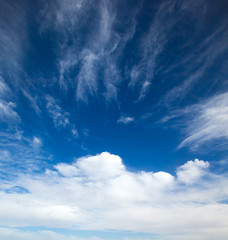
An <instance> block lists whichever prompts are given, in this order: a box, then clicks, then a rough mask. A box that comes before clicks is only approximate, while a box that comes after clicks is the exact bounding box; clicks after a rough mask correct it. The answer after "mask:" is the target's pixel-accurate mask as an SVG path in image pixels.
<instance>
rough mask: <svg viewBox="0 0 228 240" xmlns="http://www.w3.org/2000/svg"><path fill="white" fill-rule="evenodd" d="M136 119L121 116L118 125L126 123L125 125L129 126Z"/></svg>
mask: <svg viewBox="0 0 228 240" xmlns="http://www.w3.org/2000/svg"><path fill="white" fill-rule="evenodd" d="M134 121H135V119H134V118H133V117H129V116H121V117H120V118H119V119H118V120H117V123H124V124H128V123H132V122H134Z"/></svg>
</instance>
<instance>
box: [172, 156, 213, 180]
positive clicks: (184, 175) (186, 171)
mask: <svg viewBox="0 0 228 240" xmlns="http://www.w3.org/2000/svg"><path fill="white" fill-rule="evenodd" d="M208 167H209V162H204V161H202V160H198V159H195V161H188V162H187V163H185V164H184V165H183V166H181V167H179V168H178V169H177V177H178V180H179V181H181V182H183V183H186V184H192V183H195V182H196V181H198V180H199V179H200V178H201V177H202V176H203V175H204V174H206V172H204V169H206V168H208Z"/></svg>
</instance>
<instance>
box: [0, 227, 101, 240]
mask: <svg viewBox="0 0 228 240" xmlns="http://www.w3.org/2000/svg"><path fill="white" fill-rule="evenodd" d="M0 238H1V239H2V240H40V239H42V240H102V239H101V238H97V237H91V238H80V237H76V236H73V235H69V234H60V233H56V232H54V231H53V230H40V231H23V230H21V229H17V228H3V227H1V228H0Z"/></svg>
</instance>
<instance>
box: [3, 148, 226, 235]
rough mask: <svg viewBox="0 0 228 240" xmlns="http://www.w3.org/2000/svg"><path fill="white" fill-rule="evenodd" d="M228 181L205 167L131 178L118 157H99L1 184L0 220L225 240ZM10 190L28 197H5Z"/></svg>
mask: <svg viewBox="0 0 228 240" xmlns="http://www.w3.org/2000/svg"><path fill="white" fill-rule="evenodd" d="M227 182H228V181H227V176H226V175H225V174H224V175H221V174H220V175H216V174H214V173H213V172H211V170H210V169H209V163H208V162H206V161H202V160H195V161H189V162H187V163H186V164H184V165H182V166H180V167H179V168H178V169H177V175H176V176H175V175H171V174H170V173H168V172H162V171H161V172H145V171H140V172H132V171H129V170H128V169H127V168H126V166H125V165H124V164H123V162H122V159H121V158H120V157H119V156H116V155H112V154H110V153H107V152H104V153H101V154H98V155H96V156H87V157H82V158H79V159H77V160H76V161H75V162H73V163H72V164H66V163H59V164H57V165H55V166H54V169H52V170H51V169H46V172H45V173H41V174H31V175H30V174H26V175H23V174H22V175H21V174H20V175H19V176H18V178H17V179H16V180H14V181H8V182H6V181H5V182H4V183H1V189H2V191H1V192H0V196H1V198H0V203H1V204H0V210H1V212H2V214H3V215H2V216H7V218H6V217H4V219H3V218H0V224H1V225H2V224H4V225H7V226H10V227H15V226H17V227H22V226H40V225H42V226H45V227H47V228H48V227H49V228H50V227H60V226H61V228H68V229H75V230H76V229H77V230H79V229H81V230H82V229H84V230H107V229H112V230H116V231H126V230H127V231H134V232H147V233H156V234H158V235H159V237H160V238H159V237H158V239H169V238H170V236H179V237H182V238H181V239H189V238H190V237H192V239H197V240H199V239H210V234H211V233H210V231H209V232H208V229H211V228H212V229H213V233H214V236H216V237H219V238H220V239H224V240H225V239H226V237H227V233H226V234H225V232H224V230H225V229H226V228H227V222H228V221H227V220H228V219H227V216H228V214H226V213H228V207H227V204H224V203H221V202H222V201H224V200H227V198H228V191H227V189H228V188H227V187H228V186H227ZM14 186H18V187H21V188H23V189H26V190H27V191H26V193H23V194H22V193H14V194H9V193H7V191H6V192H4V189H10V188H12V187H14ZM218 189H219V191H218ZM53 196H54V198H53ZM91 199H93V201H91ZM5 211H7V215H5ZM63 213H64V214H63ZM15 214H16V215H15ZM215 219H216V226H215V225H214V221H215ZM31 220H32V221H31ZM205 229H207V231H206V230H205Z"/></svg>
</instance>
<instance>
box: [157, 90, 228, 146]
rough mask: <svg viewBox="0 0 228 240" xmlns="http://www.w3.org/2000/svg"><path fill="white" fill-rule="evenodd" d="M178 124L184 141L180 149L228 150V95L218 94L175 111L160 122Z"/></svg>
mask: <svg viewBox="0 0 228 240" xmlns="http://www.w3.org/2000/svg"><path fill="white" fill-rule="evenodd" d="M171 121H173V124H174V125H175V124H176V122H177V123H178V125H180V126H181V127H182V133H183V134H184V135H185V138H184V140H183V141H182V142H181V143H180V145H179V146H178V148H182V147H189V148H190V149H192V150H198V149H199V148H201V147H204V146H210V148H212V149H220V150H224V149H226V148H227V143H226V141H224V140H226V139H227V138H228V132H227V128H226V126H227V124H228V94H227V93H226V92H225V93H221V94H217V95H215V96H213V97H210V98H208V99H205V100H202V101H200V102H199V103H197V104H194V105H191V106H187V107H186V108H184V109H179V110H174V111H172V112H171V113H170V114H169V115H167V116H165V117H164V118H163V119H162V120H161V121H160V122H161V123H162V124H166V123H167V122H171Z"/></svg>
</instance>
